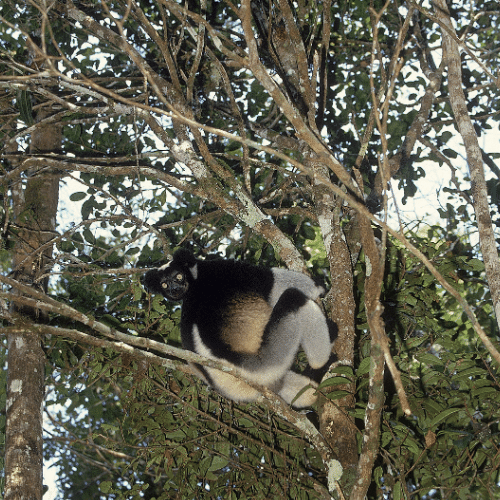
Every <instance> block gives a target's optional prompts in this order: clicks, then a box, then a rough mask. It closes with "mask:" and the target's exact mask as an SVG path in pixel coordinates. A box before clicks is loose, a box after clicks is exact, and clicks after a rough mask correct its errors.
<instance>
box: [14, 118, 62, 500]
mask: <svg viewBox="0 0 500 500" xmlns="http://www.w3.org/2000/svg"><path fill="white" fill-rule="evenodd" d="M49 113H50V111H49V110H45V111H43V112H41V113H39V116H38V117H37V118H38V122H40V121H42V120H43V119H44V118H45V117H46V116H48V115H49ZM60 146H61V129H60V127H59V126H57V125H49V126H43V125H42V126H40V127H39V128H37V129H36V130H35V131H34V132H33V133H32V136H31V145H30V152H31V153H45V152H49V151H54V150H55V149H58V148H60ZM43 167H44V165H43V162H41V163H40V165H38V166H37V167H35V168H33V169H31V170H30V171H28V172H27V175H26V176H24V175H22V176H19V177H18V178H17V180H16V181H15V182H14V184H13V186H12V199H13V222H14V224H15V228H16V231H17V237H16V244H15V247H14V253H13V263H12V264H13V265H12V268H13V272H14V276H15V277H16V279H17V280H18V281H20V282H22V283H24V284H30V285H31V286H33V287H35V288H38V289H42V290H44V291H46V289H47V284H48V277H47V272H48V270H49V268H50V267H51V258H52V245H50V244H48V245H46V243H47V242H49V241H50V240H51V239H52V238H53V237H54V235H55V228H56V215H57V203H58V196H59V175H57V174H54V173H51V172H44V171H43ZM13 317H14V318H17V319H15V321H16V322H19V323H18V324H24V325H25V331H24V332H23V333H22V334H16V335H10V336H9V339H8V355H7V363H8V375H7V422H6V447H5V500H21V499H29V500H41V499H42V495H43V483H42V468H43V454H42V452H43V441H42V409H43V397H44V367H45V356H44V352H43V350H42V344H41V338H40V336H39V335H38V334H35V333H33V332H32V331H30V323H31V321H36V322H43V320H44V315H43V314H42V313H41V312H40V311H37V310H33V309H30V308H26V307H22V308H20V307H14V308H13Z"/></svg>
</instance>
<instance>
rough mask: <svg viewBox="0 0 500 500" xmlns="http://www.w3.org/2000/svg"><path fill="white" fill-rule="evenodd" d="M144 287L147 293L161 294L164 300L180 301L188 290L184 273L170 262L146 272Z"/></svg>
mask: <svg viewBox="0 0 500 500" xmlns="http://www.w3.org/2000/svg"><path fill="white" fill-rule="evenodd" d="M144 287H145V288H146V290H147V291H148V292H153V293H161V294H162V295H163V296H164V297H165V298H166V299H168V300H173V301H179V300H182V299H183V297H184V295H186V293H187V291H188V289H189V282H188V280H187V276H186V271H184V270H183V269H179V267H178V266H176V265H174V264H173V263H172V262H169V263H168V264H165V265H164V266H161V267H159V268H158V269H152V270H151V271H148V272H147V273H146V275H145V276H144Z"/></svg>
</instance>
